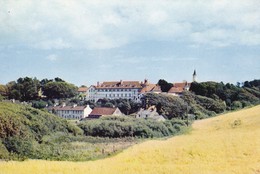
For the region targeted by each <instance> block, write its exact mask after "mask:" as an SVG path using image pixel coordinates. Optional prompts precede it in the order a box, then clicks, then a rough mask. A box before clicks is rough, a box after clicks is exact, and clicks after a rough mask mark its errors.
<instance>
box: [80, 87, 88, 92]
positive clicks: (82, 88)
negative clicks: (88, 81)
mask: <svg viewBox="0 0 260 174" xmlns="http://www.w3.org/2000/svg"><path fill="white" fill-rule="evenodd" d="M87 90H88V88H87V87H80V88H79V89H78V92H87Z"/></svg>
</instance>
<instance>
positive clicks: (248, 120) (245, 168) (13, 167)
mask: <svg viewBox="0 0 260 174" xmlns="http://www.w3.org/2000/svg"><path fill="white" fill-rule="evenodd" d="M28 173H34V174H54V173H55V174H74V173H76V174H83V173H84V174H86V173H87V174H92V173H93V174H99V173H100V174H101V173H106V174H116V173H120V174H124V173H125V174H130V173H131V174H136V173H138V174H141V173H152V174H154V173H159V174H160V173H163V174H167V173H169V174H172V173H174V174H178V173H181V174H183V173H184V174H189V173H194V174H207V173H209V174H216V173H219V174H224V173H226V174H260V106H256V107H254V108H250V109H244V110H241V111H238V112H233V113H228V114H224V115H221V116H218V117H214V118H211V119H206V120H201V121H196V122H195V123H194V124H193V131H192V132H191V133H190V134H188V135H181V136H177V137H173V138H170V139H168V140H162V141H159V140H156V141H147V142H144V143H141V144H137V145H135V146H132V147H130V148H128V149H127V150H125V151H123V152H122V153H120V154H118V155H116V156H112V157H110V158H106V159H102V160H97V161H88V162H52V161H42V160H28V161H25V162H0V174H28Z"/></svg>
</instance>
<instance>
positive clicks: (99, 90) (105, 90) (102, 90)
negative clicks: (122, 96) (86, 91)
mask: <svg viewBox="0 0 260 174" xmlns="http://www.w3.org/2000/svg"><path fill="white" fill-rule="evenodd" d="M97 91H98V92H110V91H111V92H113V91H136V92H137V91H138V90H137V89H134V90H133V89H97ZM92 92H94V90H93V91H92Z"/></svg>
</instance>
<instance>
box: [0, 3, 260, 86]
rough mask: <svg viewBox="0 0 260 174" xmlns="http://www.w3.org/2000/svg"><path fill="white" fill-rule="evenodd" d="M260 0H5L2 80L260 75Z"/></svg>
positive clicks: (0, 8)
mask: <svg viewBox="0 0 260 174" xmlns="http://www.w3.org/2000/svg"><path fill="white" fill-rule="evenodd" d="M259 8H260V1H259V0H186V1H183V0H172V1H168V0H160V1H148V0H147V1H142V0H141V1H140V0H139V1H137V0H136V1H135V0H132V1H124V0H109V1H105V0H103V1H101V0H95V1H90V0H89V1H88V0H75V1H70V0H44V1H40V0H22V1H12V0H8V1H6V0H0V62H1V63H0V83H1V84H6V83H8V82H9V81H12V80H16V79H18V78H19V77H25V76H29V77H37V78H38V79H43V78H55V77H60V78H62V79H64V80H66V81H69V82H71V83H74V84H76V85H82V84H84V85H88V86H89V85H91V84H96V82H97V81H108V80H109V81H110V80H121V79H122V80H138V81H141V80H143V79H144V78H147V79H149V81H151V82H153V83H156V82H157V81H158V80H159V79H165V80H167V81H169V82H180V81H183V80H188V81H191V80H192V73H193V71H194V69H196V70H197V75H198V81H218V82H220V81H223V82H225V83H227V82H231V83H236V82H237V81H240V82H241V81H245V80H253V79H259V77H260V76H259V75H260V11H259Z"/></svg>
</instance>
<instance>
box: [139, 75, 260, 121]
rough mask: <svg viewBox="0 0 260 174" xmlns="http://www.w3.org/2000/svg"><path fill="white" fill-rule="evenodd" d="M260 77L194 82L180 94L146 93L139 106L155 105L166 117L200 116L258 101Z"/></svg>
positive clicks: (259, 101)
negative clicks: (241, 82) (177, 95)
mask: <svg viewBox="0 0 260 174" xmlns="http://www.w3.org/2000/svg"><path fill="white" fill-rule="evenodd" d="M259 84H260V80H254V81H250V82H248V81H247V82H244V83H243V85H242V86H240V84H238V85H236V86H235V85H233V84H229V83H227V84H224V83H217V82H202V83H197V82H194V83H192V84H191V87H190V91H184V92H183V94H182V96H181V97H176V96H172V95H168V94H155V93H147V94H145V95H144V96H143V98H142V106H143V107H145V106H146V105H148V106H152V105H155V106H156V108H157V111H158V112H159V114H161V115H164V116H165V117H166V118H168V119H172V118H177V119H189V117H190V119H202V118H206V117H210V116H214V115H216V114H220V113H223V112H225V111H226V110H227V111H229V110H237V109H241V108H244V107H247V106H253V105H257V104H259V103H260V85H259Z"/></svg>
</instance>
